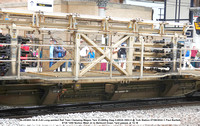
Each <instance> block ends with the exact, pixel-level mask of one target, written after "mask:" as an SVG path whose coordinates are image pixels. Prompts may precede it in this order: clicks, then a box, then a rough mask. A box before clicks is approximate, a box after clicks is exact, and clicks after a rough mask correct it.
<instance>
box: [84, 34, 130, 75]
mask: <svg viewBox="0 0 200 126" xmlns="http://www.w3.org/2000/svg"><path fill="white" fill-rule="evenodd" d="M81 36H82V38H83V39H84V40H85V41H86V42H87V43H88V44H89V45H91V46H94V47H93V49H94V50H95V51H97V52H99V53H100V54H101V55H103V56H104V57H105V59H106V60H107V61H108V62H111V60H110V57H108V54H109V53H110V50H107V51H106V52H104V51H103V50H102V49H101V48H100V47H98V46H97V45H96V44H95V43H94V42H93V41H92V40H91V39H89V38H88V37H87V36H86V35H84V34H81ZM128 38H129V36H125V37H123V38H122V39H120V40H119V41H118V42H116V43H115V44H114V45H113V48H116V47H118V46H119V45H121V44H122V43H123V42H124V41H126V40H127V39H128ZM104 57H103V58H102V57H101V58H102V59H104ZM98 62H100V60H94V61H93V62H92V64H88V65H87V66H86V67H85V68H83V70H82V71H81V73H80V75H81V76H82V75H84V74H85V73H86V72H87V71H89V70H90V69H91V68H92V67H93V66H95V65H96V64H97V63H98ZM112 62H113V66H114V67H115V68H116V69H117V70H118V71H119V72H120V73H122V74H125V75H128V73H127V72H126V71H125V70H124V69H123V68H121V66H119V65H118V64H117V63H116V62H115V61H114V60H113V61H112ZM89 68H90V69H89Z"/></svg>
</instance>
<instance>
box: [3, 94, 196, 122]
mask: <svg viewBox="0 0 200 126" xmlns="http://www.w3.org/2000/svg"><path fill="white" fill-rule="evenodd" d="M193 104H195V105H196V104H199V105H200V96H194V97H173V98H152V99H142V100H140V99H138V100H131V101H130V100H129V101H109V102H94V103H83V104H62V105H52V106H30V107H20V108H11V109H3V110H0V118H10V119H11V118H27V117H32V116H38V115H46V114H66V113H76V112H91V111H106V112H109V111H116V110H117V111H119V110H132V109H147V108H161V107H172V106H180V105H193Z"/></svg>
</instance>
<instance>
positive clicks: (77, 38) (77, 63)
mask: <svg viewBox="0 0 200 126" xmlns="http://www.w3.org/2000/svg"><path fill="white" fill-rule="evenodd" d="M74 40H75V43H74V44H75V46H74V47H75V49H74V53H75V55H74V62H75V65H74V70H73V75H74V76H75V81H77V80H78V77H79V71H80V40H81V35H80V33H75V34H74Z"/></svg>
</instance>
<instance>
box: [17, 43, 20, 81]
mask: <svg viewBox="0 0 200 126" xmlns="http://www.w3.org/2000/svg"><path fill="white" fill-rule="evenodd" d="M20 56H21V44H18V58H17V60H18V66H17V79H20V67H21V59H20Z"/></svg>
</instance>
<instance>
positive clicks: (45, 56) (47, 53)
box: [42, 34, 50, 72]
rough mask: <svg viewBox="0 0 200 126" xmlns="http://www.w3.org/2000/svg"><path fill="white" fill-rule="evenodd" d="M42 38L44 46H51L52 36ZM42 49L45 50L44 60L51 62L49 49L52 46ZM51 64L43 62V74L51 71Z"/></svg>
mask: <svg viewBox="0 0 200 126" xmlns="http://www.w3.org/2000/svg"><path fill="white" fill-rule="evenodd" d="M42 38H43V44H44V45H50V44H49V42H50V35H48V34H43V36H42ZM42 48H43V50H42V59H45V60H50V57H49V48H50V46H45V47H42ZM49 63H50V61H48V62H42V72H47V71H49Z"/></svg>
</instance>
